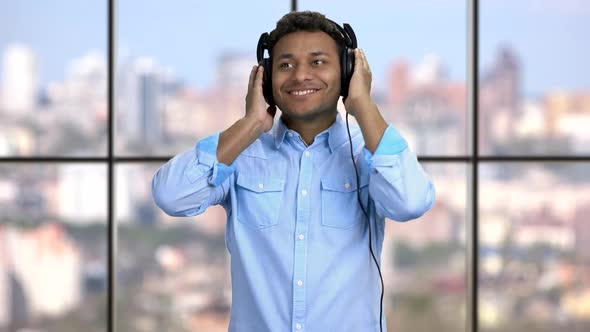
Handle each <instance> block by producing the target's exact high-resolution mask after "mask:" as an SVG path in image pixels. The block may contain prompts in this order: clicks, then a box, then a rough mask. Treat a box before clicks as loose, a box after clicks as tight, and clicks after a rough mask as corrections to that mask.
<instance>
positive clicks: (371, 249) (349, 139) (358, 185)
mask: <svg viewBox="0 0 590 332" xmlns="http://www.w3.org/2000/svg"><path fill="white" fill-rule="evenodd" d="M346 130H347V131H348V141H349V142H350V157H351V159H352V165H353V166H354V173H355V175H356V188H357V190H356V194H357V196H356V197H357V200H358V202H359V205H360V206H361V209H362V210H363V213H364V214H365V217H366V218H367V222H368V223H369V251H371V256H372V257H373V262H375V265H376V266H377V271H379V278H380V279H381V304H380V307H379V329H380V331H381V332H383V292H384V290H385V286H384V285H383V276H382V275H381V268H380V267H379V263H377V259H376V258H375V254H374V253H373V246H372V245H371V244H372V240H371V220H370V219H369V215H368V214H367V211H365V208H364V207H363V203H362V201H361V194H360V192H361V186H360V183H359V172H358V169H357V168H356V162H355V161H354V153H353V151H352V138H351V136H350V128H349V126H348V112H346Z"/></svg>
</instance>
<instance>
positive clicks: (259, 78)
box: [253, 66, 264, 89]
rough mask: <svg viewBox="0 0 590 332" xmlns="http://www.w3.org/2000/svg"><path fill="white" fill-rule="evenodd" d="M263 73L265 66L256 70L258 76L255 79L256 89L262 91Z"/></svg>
mask: <svg viewBox="0 0 590 332" xmlns="http://www.w3.org/2000/svg"><path fill="white" fill-rule="evenodd" d="M263 71H264V67H263V66H258V68H256V76H255V77H254V86H253V87H254V88H255V89H256V88H260V89H262V75H263Z"/></svg>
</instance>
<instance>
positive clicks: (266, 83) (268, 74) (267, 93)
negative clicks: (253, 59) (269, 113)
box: [262, 58, 274, 105]
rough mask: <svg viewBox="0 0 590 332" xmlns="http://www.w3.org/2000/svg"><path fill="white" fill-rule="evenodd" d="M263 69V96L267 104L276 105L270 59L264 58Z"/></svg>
mask: <svg viewBox="0 0 590 332" xmlns="http://www.w3.org/2000/svg"><path fill="white" fill-rule="evenodd" d="M262 67H263V68H264V72H263V75H262V94H263V95H264V99H265V100H266V103H267V104H269V105H274V99H273V97H272V65H271V63H270V59H268V58H264V59H263V60H262Z"/></svg>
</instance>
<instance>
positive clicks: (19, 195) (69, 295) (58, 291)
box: [0, 164, 108, 332]
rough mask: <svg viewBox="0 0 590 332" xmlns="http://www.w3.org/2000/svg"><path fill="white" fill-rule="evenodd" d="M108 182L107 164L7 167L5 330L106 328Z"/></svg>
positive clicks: (100, 331)
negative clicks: (105, 165)
mask: <svg viewBox="0 0 590 332" xmlns="http://www.w3.org/2000/svg"><path fill="white" fill-rule="evenodd" d="M106 184H107V181H106V167H104V166H101V165H89V164H68V165H50V164H47V165H43V166H40V165H31V164H4V165H0V331H39V332H41V331H43V332H79V331H90V332H104V331H106V325H107V322H106V318H107V316H106V312H107V309H106V305H107V282H108V280H107V237H106V235H107V232H106V211H107V193H106V187H107V185H106Z"/></svg>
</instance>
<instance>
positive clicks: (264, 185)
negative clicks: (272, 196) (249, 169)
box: [237, 173, 285, 193]
mask: <svg viewBox="0 0 590 332" xmlns="http://www.w3.org/2000/svg"><path fill="white" fill-rule="evenodd" d="M237 185H238V186H240V187H242V188H245V189H248V190H250V191H254V192H257V193H263V192H269V191H283V188H284V187H285V180H283V179H281V178H278V177H271V176H252V175H246V174H243V173H238V179H237Z"/></svg>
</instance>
